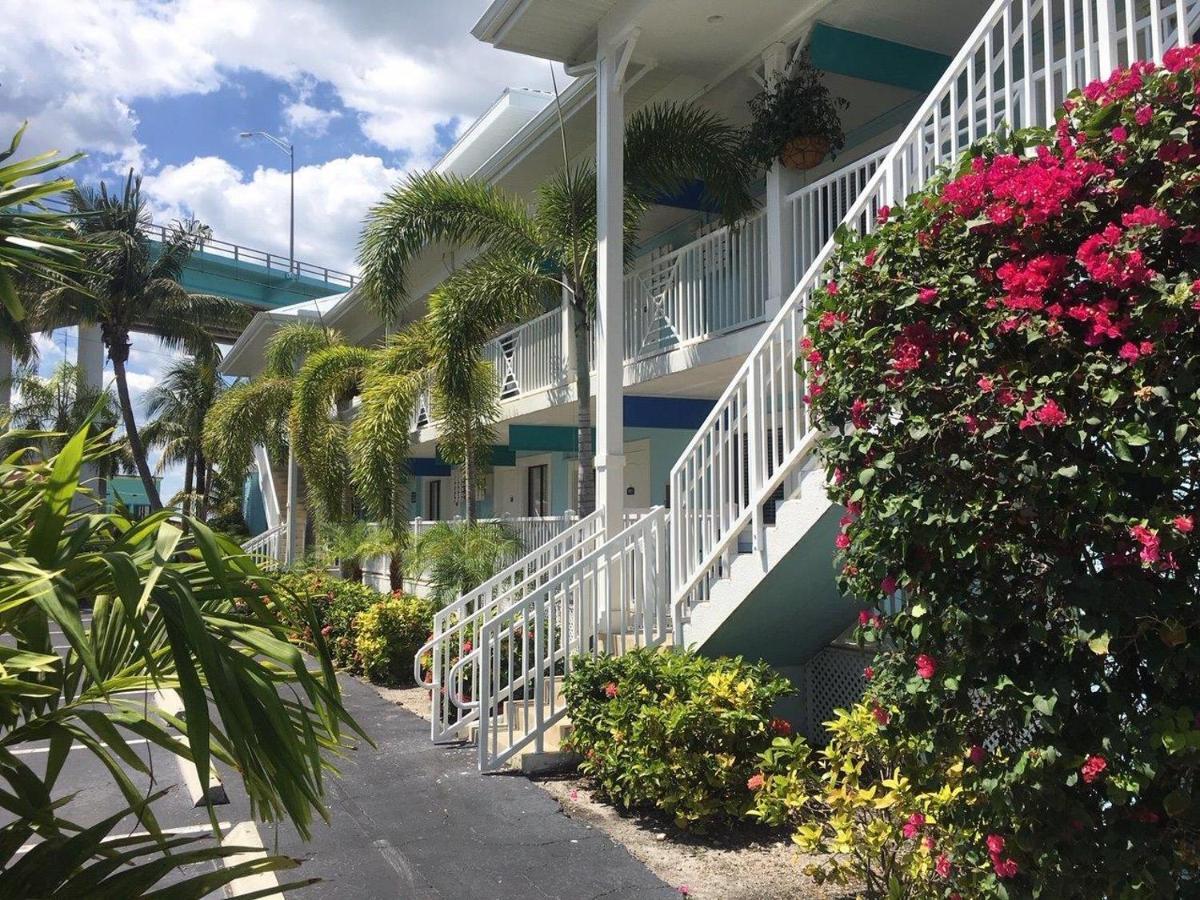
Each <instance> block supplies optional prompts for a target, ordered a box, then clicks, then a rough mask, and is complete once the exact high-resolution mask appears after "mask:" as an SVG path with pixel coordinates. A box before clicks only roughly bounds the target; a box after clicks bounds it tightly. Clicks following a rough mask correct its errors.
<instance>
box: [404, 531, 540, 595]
mask: <svg viewBox="0 0 1200 900" xmlns="http://www.w3.org/2000/svg"><path fill="white" fill-rule="evenodd" d="M523 549H524V547H523V546H522V544H521V539H520V538H519V537H518V536H517V535H516V533H515V532H513V530H512V529H511V528H507V527H506V526H504V525H501V524H499V523H497V522H478V523H475V524H472V523H469V522H436V523H434V525H433V526H432V527H431V528H430V529H429V530H428V531H426V532H425V533H424V534H422V535H421V536H420V537H418V538H417V541H416V543H415V544H414V545H413V552H412V554H411V562H410V565H409V574H410V575H412V576H413V577H414V578H422V577H425V578H428V579H429V583H430V586H431V587H432V589H433V600H434V602H435V603H436V604H437V605H438V606H445V605H446V604H447V603H450V602H452V601H453V600H454V599H455V598H456V597H460V596H462V595H463V594H465V593H466V592H467V591H470V590H474V589H475V588H477V587H479V585H481V584H483V583H484V582H485V581H487V580H488V579H489V578H491V577H492V576H493V575H495V574H496V572H497V570H499V569H500V568H502V567H503V566H505V565H508V564H509V563H510V561H511V560H513V559H516V558H517V557H519V556H520V555H521V552H522V550H523Z"/></svg>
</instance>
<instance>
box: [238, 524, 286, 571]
mask: <svg viewBox="0 0 1200 900" xmlns="http://www.w3.org/2000/svg"><path fill="white" fill-rule="evenodd" d="M286 541H287V523H286V522H285V523H283V524H281V525H276V526H275V527H274V528H268V529H267V530H266V531H264V532H263V533H262V534H257V535H255V536H254V537H252V538H250V540H248V541H246V542H245V543H244V544H242V552H244V553H245V554H246V555H247V556H249V557H250V558H251V559H253V560H254V562H255V563H256V564H257V565H258V566H259V568H275V567H276V566H278V565H281V564H282V563H283V551H284V546H285V544H286Z"/></svg>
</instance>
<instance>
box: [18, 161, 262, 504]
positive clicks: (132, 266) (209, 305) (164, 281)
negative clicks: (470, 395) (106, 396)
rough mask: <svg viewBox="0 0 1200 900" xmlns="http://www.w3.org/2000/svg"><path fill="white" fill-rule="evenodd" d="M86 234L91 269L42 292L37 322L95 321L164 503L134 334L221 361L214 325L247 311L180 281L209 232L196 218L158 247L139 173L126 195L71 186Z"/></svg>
mask: <svg viewBox="0 0 1200 900" xmlns="http://www.w3.org/2000/svg"><path fill="white" fill-rule="evenodd" d="M67 197H68V200H69V202H70V204H71V209H72V212H73V213H74V215H75V227H76V229H77V230H78V232H79V234H80V239H81V241H83V242H84V243H85V244H87V245H89V250H88V252H87V253H86V262H87V267H88V271H87V272H86V273H85V274H83V275H82V276H81V283H82V286H80V285H75V284H62V285H59V286H57V287H54V288H51V289H50V290H48V291H46V292H45V293H43V294H42V295H41V297H40V298H39V301H38V309H37V312H36V315H35V319H36V321H37V324H38V326H39V327H41V328H42V329H44V330H51V329H54V328H61V327H65V326H69V325H81V324H96V325H99V326H100V336H101V339H102V340H103V342H104V346H105V348H106V349H107V351H108V358H109V360H111V361H112V365H113V374H114V375H115V377H116V383H117V396H118V398H119V399H120V403H121V416H122V418H123V419H124V423H125V435H126V439H127V440H128V441H129V446H130V450H131V451H132V453H133V459H134V464H135V467H136V469H137V473H138V475H139V476H140V478H141V480H142V484H143V485H144V487H145V489H146V496H147V497H148V498H149V500H150V506H151V508H152V509H155V510H157V509H160V508H162V501H161V500H160V498H159V496H158V488H157V487H156V486H155V483H154V478H153V476H152V475H151V473H150V466H149V464H148V463H147V460H146V449H145V446H144V444H143V442H142V438H141V433H140V432H139V431H138V427H137V422H136V420H135V416H134V410H133V401H132V400H131V399H130V396H129V380H128V377H127V374H126V370H125V364H126V362H128V360H129V349H130V335H131V334H132V333H133V332H134V331H135V330H137V331H146V332H149V333H151V334H154V335H157V336H158V338H159V339H160V340H161V341H162V342H163V344H164V345H165V346H167V347H169V348H171V349H185V350H187V351H188V352H189V353H191V354H192V355H193V356H205V357H208V358H215V357H216V355H217V349H216V343H215V341H214V340H213V338H212V336H211V333H210V331H211V328H212V327H213V326H214V325H216V324H218V323H219V324H221V325H223V326H225V327H228V326H229V325H230V324H242V323H245V322H247V321H249V318H250V312H249V310H248V309H247V308H246V307H245V306H243V305H242V304H240V303H237V302H235V301H233V300H228V299H226V298H223V297H215V296H210V295H205V294H189V293H188V292H187V291H186V290H185V289H184V288H183V286H182V285H181V284H180V283H179V282H180V278H181V277H182V275H183V268H184V266H185V264H186V263H187V261H188V259H189V258H190V257H191V255H192V253H193V252H195V250H196V248H197V246H198V243H199V241H200V240H201V239H202V238H203V237H204V235H205V234H206V233H207V229H205V228H204V227H203V226H202V225H200V224H199V223H198V222H195V221H194V220H193V221H188V222H178V223H176V225H175V226H174V228H172V230H171V232H170V233H169V234H165V235H163V239H162V240H161V241H160V242H157V246H155V245H154V244H152V242H151V240H150V237H149V233H148V229H149V226H150V214H149V211H148V209H147V207H146V202H145V200H144V199H143V198H142V194H141V178H140V177H135V176H134V174H133V172H132V170H131V171H130V173H129V177H128V178H127V179H126V181H125V186H124V190H123V191H122V192H121V193H120V194H115V193H114V194H110V193H109V192H108V189H107V188H106V186H105V185H104V184H103V183H101V184H100V188H99V190H91V189H72V190H70V191H69V192H68V193H67Z"/></svg>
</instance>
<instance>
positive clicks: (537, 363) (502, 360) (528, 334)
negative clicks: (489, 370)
mask: <svg viewBox="0 0 1200 900" xmlns="http://www.w3.org/2000/svg"><path fill="white" fill-rule="evenodd" d="M562 350H563V339H562V311H561V310H557V309H555V310H551V311H550V312H548V313H546V314H544V315H541V316H538V317H537V318H536V319H532V320H530V321H528V322H526V323H524V324H523V325H519V326H517V327H516V328H514V329H513V330H512V331H509V332H506V333H505V334H502V335H500V337H498V338H496V339H495V340H493V341H491V342H489V343H488V345H487V347H486V348H485V349H484V353H485V355H486V356H487V358H488V361H489V362H491V364H492V366H493V367H494V368H495V370H496V387H497V389H498V390H499V391H500V398H501V399H505V400H506V399H508V398H509V397H517V396H519V395H521V394H528V393H530V392H532V391H538V390H542V389H543V388H548V387H552V386H553V385H556V384H559V383H561V382H562V380H563V378H564V377H565V375H566V370H565V368H564V365H563V363H564V360H563V352H562Z"/></svg>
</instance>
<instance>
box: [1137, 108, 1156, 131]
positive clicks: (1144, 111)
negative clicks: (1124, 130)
mask: <svg viewBox="0 0 1200 900" xmlns="http://www.w3.org/2000/svg"><path fill="white" fill-rule="evenodd" d="M1153 118H1154V110H1153V109H1151V108H1150V105H1149V104H1146V105H1145V106H1139V107H1138V108H1137V111H1136V112H1135V113H1134V114H1133V121H1135V122H1137V123H1138V125H1140V126H1142V127H1143V128H1145V127H1146V126H1147V125H1149V124H1150V120H1151V119H1153Z"/></svg>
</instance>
